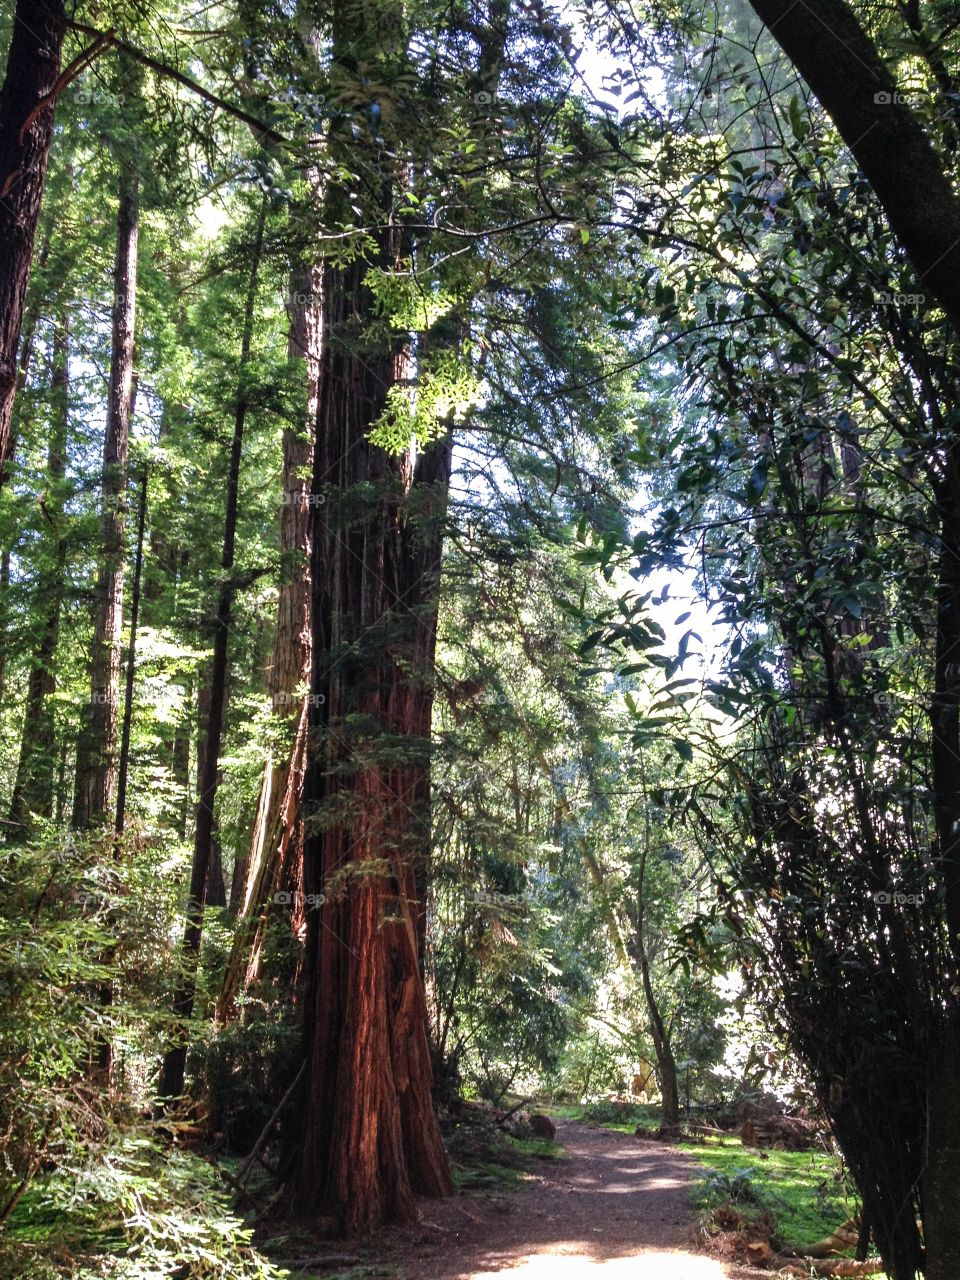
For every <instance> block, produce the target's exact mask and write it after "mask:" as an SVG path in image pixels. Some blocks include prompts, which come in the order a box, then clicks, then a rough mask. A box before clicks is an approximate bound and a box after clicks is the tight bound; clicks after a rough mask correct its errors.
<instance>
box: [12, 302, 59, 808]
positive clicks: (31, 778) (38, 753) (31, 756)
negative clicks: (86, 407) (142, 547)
mask: <svg viewBox="0 0 960 1280" xmlns="http://www.w3.org/2000/svg"><path fill="white" fill-rule="evenodd" d="M67 346H68V335H67V325H66V321H65V320H64V319H62V318H61V319H60V321H59V322H58V324H57V326H56V329H55V331H54V337H53V376H52V379H51V387H52V390H53V401H54V403H53V407H52V421H51V429H50V439H49V443H48V446H47V493H46V495H45V497H44V500H43V502H42V504H41V509H42V510H43V513H44V516H45V518H46V520H47V522H48V524H49V525H50V530H51V535H52V542H53V569H52V572H50V573H49V574H44V575H43V576H42V578H41V580H40V582H39V584H38V588H37V590H38V596H39V601H38V604H39V605H40V609H41V615H42V618H43V621H42V624H41V630H40V635H39V638H38V641H37V647H36V650H35V652H34V655H33V661H32V664H31V668H30V677H29V681H28V685H27V704H26V709H25V713H24V721H23V737H22V739H21V743H20V759H19V763H18V765H17V777H16V782H15V784H14V788H13V799H12V801H11V804H10V822H11V825H12V826H13V827H14V828H19V829H20V830H21V831H25V830H27V829H28V828H29V824H30V816H31V814H36V815H38V816H40V817H44V818H50V817H52V816H53V805H54V791H55V786H56V777H55V773H54V768H55V760H56V726H55V722H54V714H53V706H52V702H51V699H52V696H53V694H54V692H55V691H56V687H57V677H56V668H55V658H56V651H57V642H58V640H59V637H60V614H61V610H62V607H63V588H64V567H65V564H66V552H67V539H66V536H65V530H64V514H65V513H64V493H63V479H64V473H65V468H66V457H67V428H68V421H69V368H68V350H67Z"/></svg>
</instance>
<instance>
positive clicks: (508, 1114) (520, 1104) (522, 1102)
mask: <svg viewBox="0 0 960 1280" xmlns="http://www.w3.org/2000/svg"><path fill="white" fill-rule="evenodd" d="M532 1101H533V1099H532V1098H521V1099H520V1101H519V1102H518V1103H517V1105H516V1106H515V1107H511V1108H510V1110H509V1111H505V1112H504V1113H503V1115H502V1116H501V1117H500V1119H499V1120H498V1121H497V1128H498V1129H502V1128H503V1126H504V1125H505V1124H506V1123H507V1121H508V1120H509V1119H510V1117H511V1116H512V1115H513V1113H514V1112H515V1111H519V1110H520V1108H521V1107H525V1106H526V1105H527V1103H528V1102H532Z"/></svg>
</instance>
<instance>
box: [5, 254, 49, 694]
mask: <svg viewBox="0 0 960 1280" xmlns="http://www.w3.org/2000/svg"><path fill="white" fill-rule="evenodd" d="M49 253H50V236H49V233H48V234H47V235H46V237H45V238H44V242H43V246H42V248H41V250H40V258H39V261H40V265H41V266H43V265H45V264H46V262H47V259H48V256H49ZM39 319H40V300H39V299H36V300H35V301H34V304H33V306H32V308H31V311H30V314H29V315H28V316H27V318H26V322H25V324H24V328H23V333H22V335H21V338H20V359H19V362H18V368H17V388H16V390H17V395H19V394H20V392H21V391H23V389H24V387H25V386H26V385H27V379H28V378H29V376H30V364H31V362H32V360H33V346H34V339H35V338H36V335H37V322H38V321H39ZM16 425H17V419H16V416H15V415H14V416H13V417H12V419H11V425H10V432H9V435H8V438H7V448H6V456H0V467H2V468H3V470H4V471H5V472H6V473H9V472H10V471H11V470H12V466H13V462H14V458H15V455H16V449H17V434H18V433H17V430H16ZM6 478H7V476H6V475H4V476H0V488H2V486H3V482H4V480H5V479H6ZM9 590H10V548H9V547H4V549H3V552H2V554H0V700H2V699H3V697H4V695H5V693H6V675H7V650H8V648H9V645H10V636H9V608H10V606H9V597H8V592H9Z"/></svg>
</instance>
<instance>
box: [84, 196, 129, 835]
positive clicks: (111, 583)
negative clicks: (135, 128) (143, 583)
mask: <svg viewBox="0 0 960 1280" xmlns="http://www.w3.org/2000/svg"><path fill="white" fill-rule="evenodd" d="M139 226H140V217H139V193H138V184H137V178H136V176H135V175H134V174H132V173H130V172H129V171H127V172H125V174H124V178H123V181H122V185H121V193H120V208H119V213H118V216H117V251H116V263H115V268H114V304H113V342H112V355H111V364H110V389H109V401H108V404H107V424H106V437H105V440H104V450H103V499H102V504H103V505H102V510H101V515H100V540H101V553H100V554H101V561H100V570H99V573H98V576H97V587H96V602H95V609H94V633H93V649H92V655H91V656H92V661H91V680H90V701H89V703H88V704H87V707H86V708H85V710H84V714H83V720H82V723H81V728H80V735H79V738H78V740H77V773H76V788H75V791H74V799H73V825H74V826H75V827H78V828H84V827H90V826H95V825H97V824H98V823H100V822H103V821H104V820H105V819H106V818H107V817H108V816H109V817H110V818H111V819H112V818H113V814H112V812H111V809H112V806H113V796H114V787H115V784H116V767H117V762H116V750H117V719H118V716H117V711H118V702H119V696H120V646H121V642H122V629H123V558H124V502H125V500H126V490H127V458H128V452H129V433H130V415H131V411H132V402H133V387H134V382H133V354H134V327H135V322H136V293H137V248H138V241H139Z"/></svg>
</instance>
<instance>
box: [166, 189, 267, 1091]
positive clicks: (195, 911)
mask: <svg viewBox="0 0 960 1280" xmlns="http://www.w3.org/2000/svg"><path fill="white" fill-rule="evenodd" d="M266 216H267V203H266V199H264V201H263V203H262V205H261V207H260V216H259V219H258V222H257V230H256V237H255V242H254V246H253V255H252V262H251V268H250V284H249V287H248V289H247V298H246V305H245V308H244V316H243V334H242V337H241V346H240V377H239V383H238V390H237V400H236V409H235V414H234V424H233V441H232V443H231V447H230V464H229V471H228V475H227V500H226V512H225V515H224V530H223V553H222V555H221V558H220V567H221V571H222V579H221V586H220V594H219V598H218V601H217V612H216V617H215V620H214V626H215V630H214V640H213V662H212V665H211V669H210V703H209V711H208V715H207V724H206V742H205V744H204V749H203V759H202V768H203V773H202V776H201V777H200V778H199V779H198V790H199V795H200V799H199V802H198V804H197V822H196V829H195V833H194V844H193V863H192V866H191V869H190V892H189V897H188V900H187V923H186V929H185V931H184V936H183V958H182V966H183V967H182V971H181V975H180V979H179V981H178V984H177V990H176V993H175V995H174V1000H173V1014H174V1027H173V1035H172V1037H171V1043H170V1047H169V1048H168V1049H167V1052H166V1054H165V1055H164V1059H163V1070H162V1072H161V1076H160V1085H159V1090H158V1092H159V1095H160V1097H163V1098H171V1097H176V1096H178V1095H179V1094H181V1093H182V1092H183V1079H184V1074H185V1069H186V1063H187V1034H188V1026H189V1021H190V1017H191V1015H192V1013H193V1003H194V999H195V996H196V987H197V963H198V960H199V956H200V942H201V939H202V936H203V908H204V902H205V900H206V893H207V886H208V882H209V873H210V863H211V858H212V856H213V853H214V847H215V827H214V822H215V818H214V806H215V804H216V798H217V779H218V774H219V764H220V744H221V740H222V737H223V721H224V708H225V705H226V691H227V658H228V652H229V640H230V624H231V620H232V617H233V598H234V592H235V586H234V581H233V562H234V555H235V550H236V535H237V509H238V498H239V488H240V460H241V456H242V453H243V432H244V427H245V424H246V418H247V410H248V408H249V402H248V390H247V385H246V380H247V376H248V369H249V365H250V356H251V350H252V346H253V326H254V317H255V313H256V301H257V282H258V278H259V274H260V259H261V256H262V253H263V235H264V226H265V223H266Z"/></svg>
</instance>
